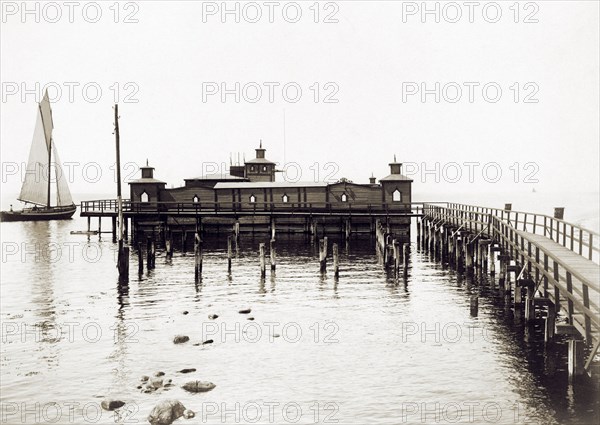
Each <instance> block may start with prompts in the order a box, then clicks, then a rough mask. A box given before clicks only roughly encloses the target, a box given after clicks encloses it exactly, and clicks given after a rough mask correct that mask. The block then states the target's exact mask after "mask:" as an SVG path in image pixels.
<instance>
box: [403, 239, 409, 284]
mask: <svg viewBox="0 0 600 425" xmlns="http://www.w3.org/2000/svg"><path fill="white" fill-rule="evenodd" d="M402 254H403V255H402V274H403V275H404V278H406V276H408V260H409V258H410V244H408V243H405V244H404V245H403V246H402Z"/></svg>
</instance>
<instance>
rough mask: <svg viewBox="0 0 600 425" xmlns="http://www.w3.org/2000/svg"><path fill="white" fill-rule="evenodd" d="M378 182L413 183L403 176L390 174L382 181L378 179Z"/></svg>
mask: <svg viewBox="0 0 600 425" xmlns="http://www.w3.org/2000/svg"><path fill="white" fill-rule="evenodd" d="M379 181H380V182H390V181H405V182H411V181H413V180H412V179H409V178H408V177H406V176H403V175H402V174H390V175H389V176H387V177H384V178H382V179H379Z"/></svg>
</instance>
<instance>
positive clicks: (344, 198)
mask: <svg viewBox="0 0 600 425" xmlns="http://www.w3.org/2000/svg"><path fill="white" fill-rule="evenodd" d="M342 202H348V195H346V194H345V193H342Z"/></svg>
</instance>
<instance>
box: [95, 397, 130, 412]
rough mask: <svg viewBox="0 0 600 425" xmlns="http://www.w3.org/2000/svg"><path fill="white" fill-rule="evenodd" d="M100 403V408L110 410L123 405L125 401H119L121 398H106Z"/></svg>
mask: <svg viewBox="0 0 600 425" xmlns="http://www.w3.org/2000/svg"><path fill="white" fill-rule="evenodd" d="M100 405H101V406H102V408H103V409H104V410H110V411H112V410H115V409H118V408H119V407H123V406H125V402H124V401H121V400H110V399H106V400H102V403H100Z"/></svg>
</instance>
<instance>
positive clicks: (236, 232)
mask: <svg viewBox="0 0 600 425" xmlns="http://www.w3.org/2000/svg"><path fill="white" fill-rule="evenodd" d="M233 234H234V236H235V240H236V241H239V240H240V222H239V220H236V221H235V223H234V224H233Z"/></svg>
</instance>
